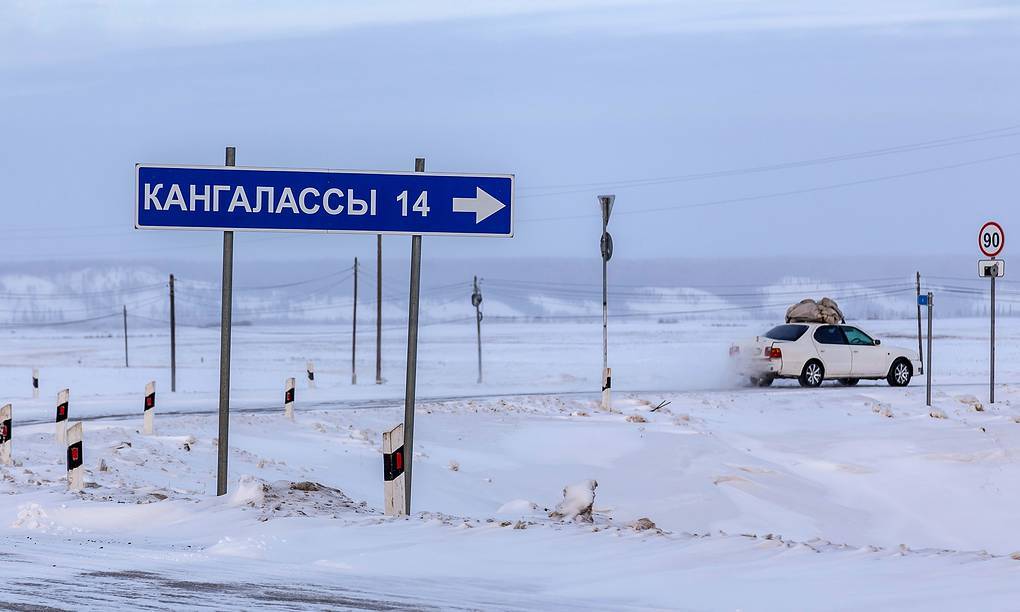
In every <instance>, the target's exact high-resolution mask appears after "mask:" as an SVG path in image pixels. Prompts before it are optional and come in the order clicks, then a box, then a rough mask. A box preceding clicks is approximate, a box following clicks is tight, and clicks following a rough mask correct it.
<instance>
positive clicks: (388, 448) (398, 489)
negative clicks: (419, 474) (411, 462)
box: [383, 423, 407, 516]
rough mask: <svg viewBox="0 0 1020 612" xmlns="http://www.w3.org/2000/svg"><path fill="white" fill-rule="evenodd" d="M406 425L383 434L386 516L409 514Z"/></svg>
mask: <svg viewBox="0 0 1020 612" xmlns="http://www.w3.org/2000/svg"><path fill="white" fill-rule="evenodd" d="M404 463H405V460H404V424H403V423H401V424H400V425H397V426H396V427H394V428H393V429H391V430H390V431H386V432H383V506H384V511H385V513H386V516H404V515H406V514H407V503H406V499H405V493H406V489H405V487H406V483H405V481H404V478H405V475H404Z"/></svg>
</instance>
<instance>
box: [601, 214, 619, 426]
mask: <svg viewBox="0 0 1020 612" xmlns="http://www.w3.org/2000/svg"><path fill="white" fill-rule="evenodd" d="M598 201H599V208H600V209H601V210H602V238H601V240H600V241H599V246H600V249H601V251H602V409H603V410H606V411H608V412H612V411H613V402H612V397H611V393H612V386H613V373H612V371H611V370H610V369H609V279H608V273H609V260H610V259H612V257H613V237H612V236H611V235H610V234H609V231H608V229H607V228H608V227H609V216H610V215H611V214H613V203H614V202H615V201H616V196H615V195H600V196H598Z"/></svg>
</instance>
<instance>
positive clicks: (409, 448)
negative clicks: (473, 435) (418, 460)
mask: <svg viewBox="0 0 1020 612" xmlns="http://www.w3.org/2000/svg"><path fill="white" fill-rule="evenodd" d="M414 171H415V172H425V158H424V157H417V158H415V160H414ZM420 291H421V235H418V234H415V235H413V236H411V287H410V295H409V296H408V300H407V377H406V379H405V381H404V447H405V449H404V465H405V468H404V474H405V476H406V477H407V478H406V479H405V480H404V513H405V514H408V515H409V514H411V466H412V464H413V462H414V388H415V382H416V380H415V379H416V377H417V374H418V296H419V293H420Z"/></svg>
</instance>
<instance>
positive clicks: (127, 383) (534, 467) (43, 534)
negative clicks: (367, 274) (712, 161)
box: [0, 321, 1020, 610]
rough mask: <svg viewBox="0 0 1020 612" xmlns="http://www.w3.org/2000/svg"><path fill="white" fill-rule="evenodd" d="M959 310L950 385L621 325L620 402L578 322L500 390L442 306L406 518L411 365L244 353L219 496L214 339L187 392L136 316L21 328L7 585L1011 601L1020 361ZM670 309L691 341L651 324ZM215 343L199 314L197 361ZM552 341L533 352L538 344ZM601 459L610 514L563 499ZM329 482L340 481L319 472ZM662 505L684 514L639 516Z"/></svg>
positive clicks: (358, 598) (636, 604)
mask: <svg viewBox="0 0 1020 612" xmlns="http://www.w3.org/2000/svg"><path fill="white" fill-rule="evenodd" d="M907 323H909V322H907ZM900 324H903V323H902V322H901V323H896V322H887V323H881V324H878V325H885V326H888V327H889V328H891V329H894V328H895V327H896V326H897V325H900ZM950 325H951V322H947V323H944V327H943V329H945V330H946V331H945V333H946V337H945V338H944V339H943V340H942V342H943V344H945V345H947V346H946V348H943V349H940V350H942V353H939V354H940V355H942V354H944V355H945V357H942V358H941V360H939V359H937V360H936V364H937V366H938V368H939V369H937V370H936V372H938V375H937V377H936V381H937V383H938V385H937V386H936V388H935V393H934V400H935V401H934V406H933V409H932V410H929V409H928V408H927V407H926V406H925V405H924V389H923V386H920V385H918V384H914V385H912V386H911V387H909V388H907V389H894V388H890V387H888V386H886V385H884V384H871V383H862V384H861V385H859V386H857V387H854V388H842V387H837V386H826V387H823V388H820V389H816V390H805V389H800V388H799V387H797V386H796V384H795V383H793V384H789V383H782V384H779V385H777V386H775V387H773V388H769V389H746V388H736V387H728V386H727V385H726V384H725V380H724V379H721V378H719V377H718V376H717V373H716V372H715V371H714V367H713V366H714V365H715V364H716V362H715V361H714V360H713V358H706V359H704V360H702V361H703V363H699V360H697V359H692V357H691V355H690V353H691V352H692V350H693V349H694V348H696V347H702V346H703V343H707V344H708V345H711V346H714V347H715V349H716V350H717V351H718V352H720V353H725V347H726V342H727V341H728V338H727V337H725V336H728V335H729V334H731V333H733V329H731V328H727V329H728V331H727V333H726V334H725V336H724V335H720V336H719V337H715V338H713V339H710V340H705V339H704V338H701V337H699V336H697V335H693V334H691V333H690V330H686V329H672V328H671V329H669V330H667V333H662V332H661V331H660V330H659V329H658V326H654V325H653V326H651V327H652V329H647V328H641V327H639V326H634V329H632V330H630V331H631V332H632V333H631V335H629V336H628V335H627V334H626V333H621V334H619V336H618V340H617V341H618V342H620V343H621V344H623V346H624V348H622V349H621V350H620V351H619V352H621V353H624V354H627V353H628V352H629V353H630V354H631V355H632V356H633V357H634V359H640V360H644V367H643V368H637V369H634V368H632V367H630V366H628V365H626V364H621V367H620V369H621V370H623V371H624V372H628V370H629V371H630V372H631V373H632V375H633V376H632V377H633V378H635V379H636V380H635V381H634V383H633V384H631V385H628V387H629V389H628V390H620V391H618V392H617V393H616V394H615V399H616V401H615V411H614V412H613V413H606V412H602V411H600V410H599V409H598V405H597V403H598V402H597V399H598V396H597V393H594V392H592V391H591V387H592V385H593V383H595V380H594V379H595V377H594V376H585V375H583V372H581V368H582V367H583V368H584V369H585V370H586V369H587V365H584V363H585V362H586V360H587V359H588V351H587V347H586V345H584V344H583V343H573V342H572V340H573V339H576V337H577V334H578V333H580V332H581V330H578V329H577V328H575V327H571V326H562V327H556V326H549V327H546V328H543V330H542V331H543V337H542V338H541V339H539V338H537V337H535V336H529V335H528V334H530V333H531V332H530V331H529V329H528V328H527V327H526V326H521V327H520V328H514V329H509V328H507V329H504V330H500V332H499V334H498V336H499V337H501V338H503V339H504V340H503V342H505V346H501V345H498V344H497V346H496V348H494V349H493V351H492V355H491V361H492V362H493V363H492V369H493V374H492V376H491V377H490V380H489V382H487V383H486V384H485V385H482V386H481V387H480V388H479V387H478V386H477V385H475V384H473V382H470V381H471V380H472V379H471V377H470V367H468V366H470V365H472V364H471V358H472V357H473V354H472V353H471V349H472V348H473V347H472V346H471V341H472V338H471V336H470V333H469V332H470V331H471V330H470V329H468V330H460V331H455V330H449V331H446V330H440V331H442V334H440V336H441V337H442V338H443V339H444V341H443V342H442V343H437V344H432V345H423V354H425V355H428V356H429V357H430V361H431V362H432V363H433V364H434V366H428V367H427V368H426V371H427V372H428V373H429V374H428V380H427V381H426V383H424V387H425V389H424V390H423V391H424V392H423V393H420V394H419V395H420V396H421V397H423V398H424V399H422V400H421V401H420V403H419V404H418V417H417V418H418V422H417V424H416V432H417V435H416V444H415V451H416V452H415V472H414V473H415V496H414V510H415V514H414V516H412V517H411V518H408V519H389V518H386V517H383V516H382V515H381V513H380V512H379V511H378V508H380V507H381V505H382V483H381V479H380V473H381V467H382V466H381V459H380V455H379V452H380V437H381V432H382V431H384V430H386V429H388V428H389V427H392V426H393V425H394V424H395V423H397V422H399V421H400V419H401V418H402V413H403V408H402V400H401V399H400V397H401V393H400V386H399V384H394V383H387V384H384V385H380V386H376V385H359V386H357V387H353V386H351V385H349V384H348V383H346V382H344V381H343V368H342V367H336V366H335V364H331V363H330V361H329V360H328V358H327V357H326V356H325V354H324V353H320V352H318V351H320V350H322V347H320V346H319V345H318V344H317V342H316V341H311V342H310V343H309V344H308V345H305V344H300V345H299V347H300V348H301V351H300V352H301V356H300V358H294V359H291V358H290V357H289V355H290V351H291V350H292V349H293V345H291V344H289V343H281V342H280V341H279V336H278V335H277V334H276V333H273V334H267V335H266V336H265V339H264V342H263V343H261V344H259V343H257V342H255V340H254V339H253V340H252V344H250V345H249V346H250V347H252V348H251V349H250V352H242V353H241V356H240V357H239V360H238V363H237V364H236V372H237V376H236V378H235V380H237V385H236V387H235V390H236V392H235V393H233V394H232V417H231V453H230V468H231V469H230V492H229V494H228V495H227V496H225V497H222V498H217V497H215V496H213V495H212V492H213V487H214V480H215V478H214V476H215V458H216V450H217V449H216V440H215V438H216V427H217V424H216V416H215V408H216V394H215V378H214V377H206V376H205V374H204V370H202V369H201V368H198V367H197V366H194V364H192V365H189V366H188V368H187V369H184V370H183V372H182V376H181V379H180V380H181V381H182V384H181V387H180V388H179V390H178V393H176V394H170V393H167V392H166V391H165V377H166V370H165V368H163V367H161V366H158V365H156V364H157V363H158V360H159V359H160V358H161V357H160V355H159V354H158V353H157V352H156V350H157V349H161V348H162V347H161V345H160V344H159V342H156V341H154V342H153V343H152V348H151V349H149V350H150V351H151V353H150V352H146V350H139V351H138V359H139V363H141V364H145V363H149V364H150V365H142V366H139V367H137V368H136V367H132V368H130V369H124V368H122V367H116V365H114V364H115V362H116V361H117V349H118V347H117V343H116V339H115V338H114V339H111V338H107V337H102V336H96V337H74V336H73V335H70V334H69V335H67V336H62V337H61V338H60V339H59V340H60V341H61V342H65V343H68V344H70V345H71V346H72V347H73V351H72V353H70V354H64V353H61V354H60V355H59V356H58V357H54V359H55V360H56V361H55V362H54V363H52V364H47V363H46V362H39V361H38V360H37V359H36V357H37V356H38V351H40V350H41V349H40V347H42V346H45V345H46V344H48V343H50V342H53V341H54V339H53V338H51V337H46V336H40V337H35V338H27V337H26V338H16V339H15V340H13V341H11V342H7V343H5V344H4V345H3V346H2V347H0V357H2V359H3V361H4V362H5V363H8V364H15V365H8V366H4V367H0V384H3V385H4V388H11V389H14V390H15V392H13V393H12V394H11V395H12V399H13V403H14V405H15V438H14V450H15V458H16V460H17V461H18V465H16V466H14V467H13V468H3V471H2V474H3V477H2V480H0V499H3V500H4V503H3V504H0V551H2V553H3V554H2V555H0V581H2V582H3V583H5V584H7V585H9V587H8V588H7V589H6V590H0V602H3V604H4V605H6V606H7V607H13V608H15V609H17V608H21V609H46V607H51V608H57V609H81V608H95V609H110V608H118V607H121V608H130V609H146V608H150V609H180V608H198V607H202V606H205V607H208V608H211V609H251V608H256V607H258V608H269V609H366V610H386V609H517V610H545V609H576V610H628V609H694V610H714V609H744V610H759V609H767V610H772V609H784V610H785V609H791V608H799V609H803V608H807V609H816V610H818V609H860V608H865V607H868V608H875V609H900V610H902V609H917V610H931V609H947V610H948V609H968V608H970V609H973V608H980V609H989V610H996V609H1003V610H1007V609H1011V607H1013V603H1014V602H1015V601H1016V600H1017V599H1018V598H1020V587H1017V586H1016V585H1017V581H1016V580H1015V577H1016V572H1017V571H1020V561H1017V560H1014V558H1013V555H1014V554H1015V553H1017V552H1018V551H1020V539H1017V538H1015V537H1013V535H1012V534H1013V532H1014V529H1013V528H1012V526H1013V523H1014V522H1015V509H1016V508H1017V507H1018V506H1020V487H1017V485H1016V483H1017V482H1020V461H1018V458H1020V410H1017V409H1016V408H1015V407H1014V406H1016V402H1017V401H1020V385H1016V384H1014V383H1008V382H1007V383H1003V384H1002V385H1001V386H1000V388H999V393H998V395H999V398H998V399H999V401H998V402H997V403H996V404H995V405H984V404H983V403H982V401H981V399H980V398H982V397H984V393H985V391H986V389H985V387H984V386H983V385H982V382H981V374H982V369H983V367H984V362H983V359H984V351H985V348H986V346H985V345H982V343H981V340H980V335H979V330H978V324H977V323H976V322H968V321H962V322H958V323H956V324H955V327H950ZM1003 328H1004V331H1003V337H1004V338H1005V339H1004V340H1003V345H1002V353H1003V354H1004V356H1003V357H1002V361H1001V362H1000V366H1001V367H1000V380H1007V381H1009V380H1020V362H1018V360H1017V354H1016V351H1017V350H1018V349H1017V346H1018V344H1017V343H1016V340H1017V339H1020V327H1015V326H1012V325H1011V322H1007V323H1006V324H1004V326H1003ZM625 331H626V330H625ZM248 333H249V334H250V335H254V332H252V331H250V330H249V332H248ZM432 333H436V332H435V330H433V332H432ZM737 333H742V332H740V330H737ZM457 334H461V335H460V336H458V335H457ZM494 335H496V334H494ZM657 335H658V336H660V337H665V338H667V339H671V340H672V341H670V342H659V341H657V340H656V341H655V342H652V341H650V340H649V338H653V337H656V336H657ZM685 338H687V339H689V340H690V341H689V342H688V341H686V340H684V339H685ZM433 340H436V338H433ZM215 341H216V337H215V334H213V333H210V334H207V335H206V336H204V337H203V340H202V341H201V342H198V341H197V340H196V341H195V342H194V343H193V344H192V346H193V347H197V348H196V349H195V351H196V352H195V354H193V355H191V356H189V357H188V359H189V363H190V362H192V361H198V362H199V363H201V357H200V356H199V357H198V358H197V359H196V355H200V354H201V353H202V352H203V351H205V350H206V348H208V346H214V345H215ZM207 345H208V346H207ZM328 348H330V349H331V347H328ZM462 350H463V352H464V353H465V355H464V356H463V361H461V356H460V352H461V351H462ZM525 350H526V352H528V353H530V354H533V355H536V357H535V359H533V360H531V361H521V360H517V359H516V358H515V357H514V355H515V354H517V353H518V352H520V351H525ZM19 351H20V352H19ZM27 352H31V353H32V356H31V357H29V356H28V355H27V354H25V353H27ZM394 352H397V351H394ZM646 353H647V354H646ZM69 355H70V356H69ZM256 355H258V356H259V357H258V359H256V358H255V356H256ZM306 355H308V356H310V357H311V358H314V359H316V360H317V361H318V363H320V364H321V365H322V367H321V369H320V373H321V375H320V377H319V378H320V379H319V380H318V381H317V382H318V383H319V387H318V388H316V389H309V388H307V385H301V388H299V392H298V402H297V406H296V418H295V420H294V421H293V422H291V421H288V420H286V419H284V418H283V416H282V384H280V383H281V382H282V380H283V378H284V377H285V376H286V375H295V374H300V368H301V367H302V366H303V359H305V358H306ZM78 359H81V360H82V363H81V364H78V363H77V360H78ZM950 359H951V360H950ZM621 361H622V359H621ZM206 362H207V363H208V360H206ZM17 364H22V365H17ZM437 364H438V365H437ZM578 364H582V366H578ZM32 365H40V366H41V370H42V374H43V381H44V385H43V386H44V389H43V391H44V393H43V397H41V398H40V399H38V400H33V399H31V398H30V397H26V395H27V394H26V392H25V391H24V390H19V389H23V388H24V382H25V381H24V374H25V372H26V371H29V370H30V368H31V366H32ZM440 365H441V367H440ZM596 365H597V364H596ZM681 366H682V367H681ZM391 368H393V369H395V368H396V366H395V365H393V366H391ZM430 368H431V369H430ZM210 369H211V368H210ZM678 370H680V371H682V372H683V377H682V378H679V379H678V378H676V377H675V375H674V372H676V371H678ZM465 372H466V373H467V374H469V376H463V375H464V374H465ZM596 372H597V368H596ZM614 373H615V370H614ZM390 375H391V376H392V377H393V378H398V377H397V376H394V373H392V372H391V373H390ZM150 377H151V378H156V379H157V384H158V385H159V389H160V391H159V395H158V401H157V418H156V435H154V436H143V435H141V434H140V433H139V429H140V425H141V418H140V412H141V410H140V408H141V394H140V389H141V387H142V385H143V384H144V381H145V379H147V378H150ZM623 380H628V379H627V378H624V379H623ZM65 381H66V383H65ZM524 381H532V382H531V383H526V382H524ZM63 384H67V385H68V386H70V387H71V389H72V395H71V397H72V401H71V415H72V416H71V418H72V419H76V418H82V419H83V420H85V422H86V427H85V465H86V468H87V474H86V481H87V483H88V486H87V488H86V489H85V491H83V492H82V493H80V494H71V493H68V492H67V491H66V486H65V484H64V471H63V459H62V455H61V454H60V453H61V450H60V449H59V448H56V447H55V445H54V443H53V432H52V424H51V423H50V421H49V419H50V418H51V417H50V415H51V414H52V411H53V401H52V397H51V396H52V395H53V394H54V393H55V389H56V388H58V387H59V386H61V385H63ZM640 389H652V390H644V391H643V390H640ZM665 389H672V390H665ZM545 391H547V392H545ZM277 399H279V400H281V401H279V402H277V401H276V400H277ZM662 401H668V402H670V403H669V404H668V405H667V406H665V407H664V408H662V409H660V410H657V411H654V412H653V411H652V410H651V409H652V408H653V407H655V406H656V405H658V404H659V403H660V402H662ZM933 415H934V416H933ZM936 417H937V418H936ZM587 479H594V480H596V481H597V482H598V488H597V491H596V499H595V507H594V514H593V522H592V523H584V522H581V523H573V522H562V521H559V520H556V519H554V518H550V516H549V512H548V509H551V508H553V507H554V506H555V505H556V504H557V503H558V502H559V501H560V497H561V490H562V488H563V487H564V486H565V485H567V484H571V483H576V482H580V481H584V480H587ZM308 482H311V483H319V484H316V485H311V486H309V485H305V484H296V483H308ZM639 518H648V519H651V520H652V521H653V522H654V523H655V525H656V527H655V528H652V529H647V530H638V529H636V527H635V526H636V525H638V523H637V520H638V519H639ZM905 585H909V586H905ZM32 606H40V608H32Z"/></svg>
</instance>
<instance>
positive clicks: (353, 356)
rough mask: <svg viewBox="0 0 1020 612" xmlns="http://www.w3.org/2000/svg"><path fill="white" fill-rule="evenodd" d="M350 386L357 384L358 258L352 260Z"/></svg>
mask: <svg viewBox="0 0 1020 612" xmlns="http://www.w3.org/2000/svg"><path fill="white" fill-rule="evenodd" d="M351 320H352V323H351V328H352V329H351V384H352V385H356V384H358V365H357V362H358V258H357V257H355V258H354V312H353V314H352V315H351Z"/></svg>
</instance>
